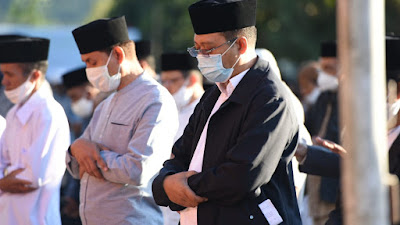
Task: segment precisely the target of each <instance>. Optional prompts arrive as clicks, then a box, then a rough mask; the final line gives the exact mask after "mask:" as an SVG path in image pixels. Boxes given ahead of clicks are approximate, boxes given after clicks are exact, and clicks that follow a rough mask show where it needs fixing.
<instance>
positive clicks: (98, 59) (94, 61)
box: [81, 51, 119, 75]
mask: <svg viewBox="0 0 400 225" xmlns="http://www.w3.org/2000/svg"><path fill="white" fill-rule="evenodd" d="M108 58H109V55H107V54H106V53H105V52H101V51H94V52H89V53H86V54H82V55H81V59H82V61H83V62H84V63H85V64H86V68H94V67H99V66H104V65H106V64H107V60H108ZM107 68H108V71H109V74H111V75H112V74H116V73H118V68H119V63H118V60H117V58H116V57H115V52H113V53H112V55H111V58H110V62H109V63H108V66H107Z"/></svg>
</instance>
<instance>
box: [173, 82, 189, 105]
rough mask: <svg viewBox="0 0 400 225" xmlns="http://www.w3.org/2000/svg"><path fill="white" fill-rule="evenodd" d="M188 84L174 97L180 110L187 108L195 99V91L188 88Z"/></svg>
mask: <svg viewBox="0 0 400 225" xmlns="http://www.w3.org/2000/svg"><path fill="white" fill-rule="evenodd" d="M187 85H188V82H185V83H184V84H183V85H182V87H181V88H179V90H178V91H177V92H175V93H174V94H173V95H172V97H174V100H175V103H176V106H177V107H178V110H181V109H182V108H183V107H185V106H187V105H188V104H189V102H190V100H191V99H192V97H193V89H192V88H187Z"/></svg>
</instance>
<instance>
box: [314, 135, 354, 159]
mask: <svg viewBox="0 0 400 225" xmlns="http://www.w3.org/2000/svg"><path fill="white" fill-rule="evenodd" d="M315 144H316V145H319V146H322V147H325V148H327V149H329V150H331V151H332V152H334V153H336V154H339V155H340V156H341V157H342V158H343V157H345V156H346V154H347V151H346V149H344V148H343V147H342V146H341V145H338V144H336V143H335V142H332V141H329V140H325V139H322V138H320V137H317V138H316V139H315Z"/></svg>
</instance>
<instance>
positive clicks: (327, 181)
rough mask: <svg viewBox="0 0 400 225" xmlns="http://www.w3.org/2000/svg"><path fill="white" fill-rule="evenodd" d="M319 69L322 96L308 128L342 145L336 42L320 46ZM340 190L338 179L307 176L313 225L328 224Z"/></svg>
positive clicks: (311, 111) (310, 112)
mask: <svg viewBox="0 0 400 225" xmlns="http://www.w3.org/2000/svg"><path fill="white" fill-rule="evenodd" d="M319 65H320V68H319V70H318V79H317V83H318V88H319V89H320V91H321V94H320V95H319V97H318V100H317V102H316V103H315V104H314V105H313V106H312V107H311V108H310V109H309V110H308V112H307V114H306V120H305V125H306V127H307V129H308V131H309V132H310V135H311V137H313V138H314V137H316V136H318V137H321V138H323V139H326V140H329V141H332V142H335V143H340V138H339V119H338V116H339V112H338V110H339V109H338V99H337V90H338V86H339V78H338V66H339V65H338V60H337V57H336V42H335V41H325V42H321V54H320V59H319ZM301 163H302V162H300V164H301ZM338 189H339V180H338V179H336V178H331V177H321V176H314V175H308V176H307V179H306V189H305V197H304V198H305V199H306V201H308V204H309V210H308V211H309V214H310V216H311V217H312V218H313V224H314V225H324V224H325V223H326V221H327V220H328V215H329V212H331V211H332V210H333V209H334V208H335V202H336V198H337V193H338Z"/></svg>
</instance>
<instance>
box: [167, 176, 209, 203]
mask: <svg viewBox="0 0 400 225" xmlns="http://www.w3.org/2000/svg"><path fill="white" fill-rule="evenodd" d="M196 173H197V172H196V171H188V172H181V173H177V174H174V175H169V176H167V177H166V178H165V179H164V183H163V186H164V190H165V193H166V194H167V196H168V198H169V200H171V201H172V202H174V203H176V204H178V205H181V206H184V207H196V206H198V205H199V204H200V203H202V202H206V201H208V199H207V198H203V197H200V196H198V195H196V194H195V193H194V192H193V191H192V189H190V187H189V185H188V183H187V179H188V178H189V177H190V176H192V175H194V174H196Z"/></svg>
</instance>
